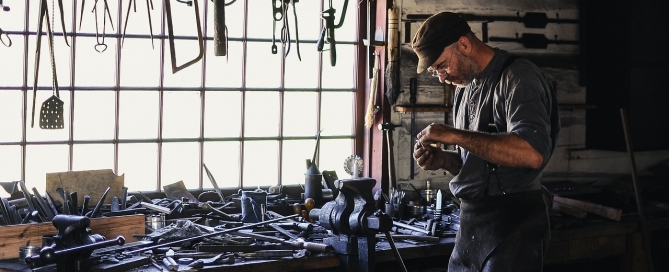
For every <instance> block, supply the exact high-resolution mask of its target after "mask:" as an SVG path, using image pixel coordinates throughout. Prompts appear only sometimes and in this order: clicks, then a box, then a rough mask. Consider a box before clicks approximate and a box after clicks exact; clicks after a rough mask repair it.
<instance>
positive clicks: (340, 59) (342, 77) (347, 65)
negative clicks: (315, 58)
mask: <svg viewBox="0 0 669 272" xmlns="http://www.w3.org/2000/svg"><path fill="white" fill-rule="evenodd" d="M336 49H337V65H336V66H334V67H333V66H332V65H330V52H329V51H323V89H352V88H354V87H355V77H354V75H355V74H354V73H355V58H356V54H355V47H354V46H353V45H351V44H337V45H336ZM363 67H364V65H363Z"/></svg>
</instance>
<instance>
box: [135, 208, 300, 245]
mask: <svg viewBox="0 0 669 272" xmlns="http://www.w3.org/2000/svg"><path fill="white" fill-rule="evenodd" d="M293 217H297V215H289V216H286V217H282V218H277V219H270V220H266V221H264V222H259V223H254V224H248V225H243V226H239V227H236V228H231V229H226V230H221V231H214V232H211V233H207V234H203V235H200V236H194V237H189V238H185V239H181V240H176V241H170V242H165V243H162V244H159V245H153V246H149V247H145V248H140V249H136V250H132V251H128V252H126V254H135V253H138V252H144V251H147V250H152V249H155V248H159V247H165V246H169V245H175V244H181V243H184V242H190V241H195V240H199V239H202V238H206V237H211V236H216V235H221V234H225V233H231V232H235V231H239V230H242V229H248V228H253V227H258V226H262V225H265V224H269V223H274V222H279V221H282V220H285V219H289V218H293Z"/></svg>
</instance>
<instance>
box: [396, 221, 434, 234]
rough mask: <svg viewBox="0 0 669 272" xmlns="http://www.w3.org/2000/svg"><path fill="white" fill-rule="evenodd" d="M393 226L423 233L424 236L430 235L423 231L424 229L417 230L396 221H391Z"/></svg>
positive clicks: (428, 232)
mask: <svg viewBox="0 0 669 272" xmlns="http://www.w3.org/2000/svg"><path fill="white" fill-rule="evenodd" d="M393 225H395V226H396V227H400V228H405V229H410V230H413V231H417V232H421V233H425V234H427V235H429V234H430V231H428V230H424V229H421V228H417V227H414V226H412V225H408V224H404V223H400V222H397V221H393Z"/></svg>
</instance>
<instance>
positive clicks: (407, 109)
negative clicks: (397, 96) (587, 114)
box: [395, 104, 597, 113]
mask: <svg viewBox="0 0 669 272" xmlns="http://www.w3.org/2000/svg"><path fill="white" fill-rule="evenodd" d="M559 107H560V110H581V109H583V110H592V109H597V105H591V104H560V105H559ZM395 112H399V113H411V112H451V107H450V106H443V105H416V106H415V111H414V108H413V107H411V105H396V106H395Z"/></svg>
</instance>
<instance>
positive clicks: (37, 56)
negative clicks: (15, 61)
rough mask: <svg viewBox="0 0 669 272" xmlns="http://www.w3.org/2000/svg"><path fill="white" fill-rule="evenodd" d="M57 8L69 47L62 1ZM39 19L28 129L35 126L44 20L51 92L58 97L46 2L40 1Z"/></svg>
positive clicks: (59, 1) (44, 0)
mask: <svg viewBox="0 0 669 272" xmlns="http://www.w3.org/2000/svg"><path fill="white" fill-rule="evenodd" d="M58 7H59V9H60V22H61V25H62V27H63V38H65V44H67V46H70V44H69V42H68V41H67V35H66V31H65V21H64V18H63V0H58ZM39 10H40V13H39V17H38V19H37V43H36V46H35V48H36V50H35V78H34V81H33V108H32V120H31V123H30V127H34V126H35V99H36V97H37V78H38V76H39V60H40V56H41V53H42V50H41V48H40V45H41V44H42V26H43V23H44V18H46V32H47V35H48V36H49V55H50V56H51V73H52V76H53V90H54V91H55V92H56V96H58V97H60V94H59V92H58V77H57V76H56V59H55V57H54V52H53V31H52V29H51V21H50V20H49V9H48V6H47V3H46V0H41V1H40V4H39Z"/></svg>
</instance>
